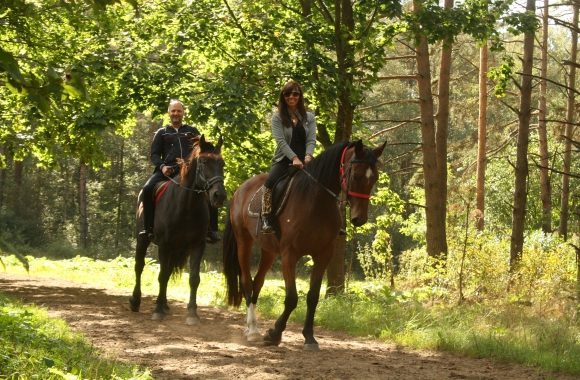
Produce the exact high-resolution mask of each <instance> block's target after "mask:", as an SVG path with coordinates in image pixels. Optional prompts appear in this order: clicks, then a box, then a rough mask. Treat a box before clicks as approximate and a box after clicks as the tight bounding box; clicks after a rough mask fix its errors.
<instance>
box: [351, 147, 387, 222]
mask: <svg viewBox="0 0 580 380" xmlns="http://www.w3.org/2000/svg"><path fill="white" fill-rule="evenodd" d="M385 145H386V142H385V143H384V144H383V145H381V146H379V147H377V148H375V149H371V148H369V147H366V146H364V145H363V142H362V140H358V141H357V142H355V143H354V145H353V144H350V145H349V147H347V148H345V151H344V153H343V158H342V163H341V164H342V173H341V177H342V186H343V189H344V190H345V192H346V194H347V195H346V199H347V200H348V202H349V204H350V222H351V223H352V224H353V225H354V226H362V225H363V224H365V223H366V222H367V219H368V209H369V198H370V193H371V190H372V188H373V186H374V185H375V182H377V180H378V179H379V172H378V169H377V162H378V158H379V157H380V156H381V154H383V149H384V148H385Z"/></svg>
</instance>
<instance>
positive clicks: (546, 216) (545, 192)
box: [538, 0, 552, 233]
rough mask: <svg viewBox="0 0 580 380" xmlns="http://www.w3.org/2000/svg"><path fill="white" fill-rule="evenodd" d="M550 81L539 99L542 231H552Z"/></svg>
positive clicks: (543, 85)
mask: <svg viewBox="0 0 580 380" xmlns="http://www.w3.org/2000/svg"><path fill="white" fill-rule="evenodd" d="M548 7H549V0H544V12H543V16H542V45H541V49H542V56H541V68H540V76H541V77H542V78H546V76H547V73H548V15H549V10H548ZM547 87H548V82H547V81H546V80H545V79H542V80H541V81H540V100H539V101H538V140H539V142H540V147H539V148H540V165H541V168H540V197H541V199H542V231H544V233H551V232H552V189H551V185H550V174H549V173H548V165H549V162H548V158H549V155H548V134H547V130H546V90H547Z"/></svg>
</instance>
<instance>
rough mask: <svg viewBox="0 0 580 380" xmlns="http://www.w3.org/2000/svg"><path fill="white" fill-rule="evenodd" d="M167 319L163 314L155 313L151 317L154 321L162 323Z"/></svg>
mask: <svg viewBox="0 0 580 380" xmlns="http://www.w3.org/2000/svg"><path fill="white" fill-rule="evenodd" d="M164 319H165V314H163V313H153V315H152V316H151V320H152V321H162V320H164Z"/></svg>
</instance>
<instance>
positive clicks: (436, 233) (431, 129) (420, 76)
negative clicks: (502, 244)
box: [413, 0, 447, 259]
mask: <svg viewBox="0 0 580 380" xmlns="http://www.w3.org/2000/svg"><path fill="white" fill-rule="evenodd" d="M421 4H422V3H421V2H420V0H415V1H414V2H413V6H414V8H415V9H418V8H419V7H420V6H421ZM416 38H417V40H418V46H417V47H416V48H415V56H416V60H417V71H418V72H417V86H418V88H419V106H420V109H421V142H422V148H423V180H424V186H425V207H426V209H425V216H426V219H427V230H426V234H425V238H426V241H427V254H428V255H429V256H431V257H437V258H443V259H444V258H445V257H446V256H447V238H446V231H445V223H441V220H442V218H441V215H443V220H444V219H445V216H444V215H445V205H442V204H441V203H440V202H441V195H440V192H441V186H443V184H442V183H441V181H440V180H439V177H438V173H439V171H438V169H437V145H436V141H435V118H434V117H433V109H434V107H433V94H432V92H431V69H430V62H429V44H428V42H427V38H425V37H424V36H416Z"/></svg>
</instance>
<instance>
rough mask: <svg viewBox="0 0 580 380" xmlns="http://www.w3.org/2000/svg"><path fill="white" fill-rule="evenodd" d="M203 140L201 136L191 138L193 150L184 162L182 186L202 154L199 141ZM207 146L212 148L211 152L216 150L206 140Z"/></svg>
mask: <svg viewBox="0 0 580 380" xmlns="http://www.w3.org/2000/svg"><path fill="white" fill-rule="evenodd" d="M200 139H201V135H197V136H194V137H192V138H191V141H192V147H193V150H192V151H191V155H190V156H189V158H188V159H187V160H184V161H182V165H181V173H180V176H181V184H182V185H183V184H184V183H185V181H186V180H187V173H189V169H190V168H191V167H192V165H193V163H194V162H195V160H196V159H197V157H198V156H199V154H200V153H201V147H200V146H199V140H200ZM206 144H209V145H210V146H211V151H213V149H214V148H215V147H214V145H213V144H212V143H211V142H210V141H207V140H206Z"/></svg>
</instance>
